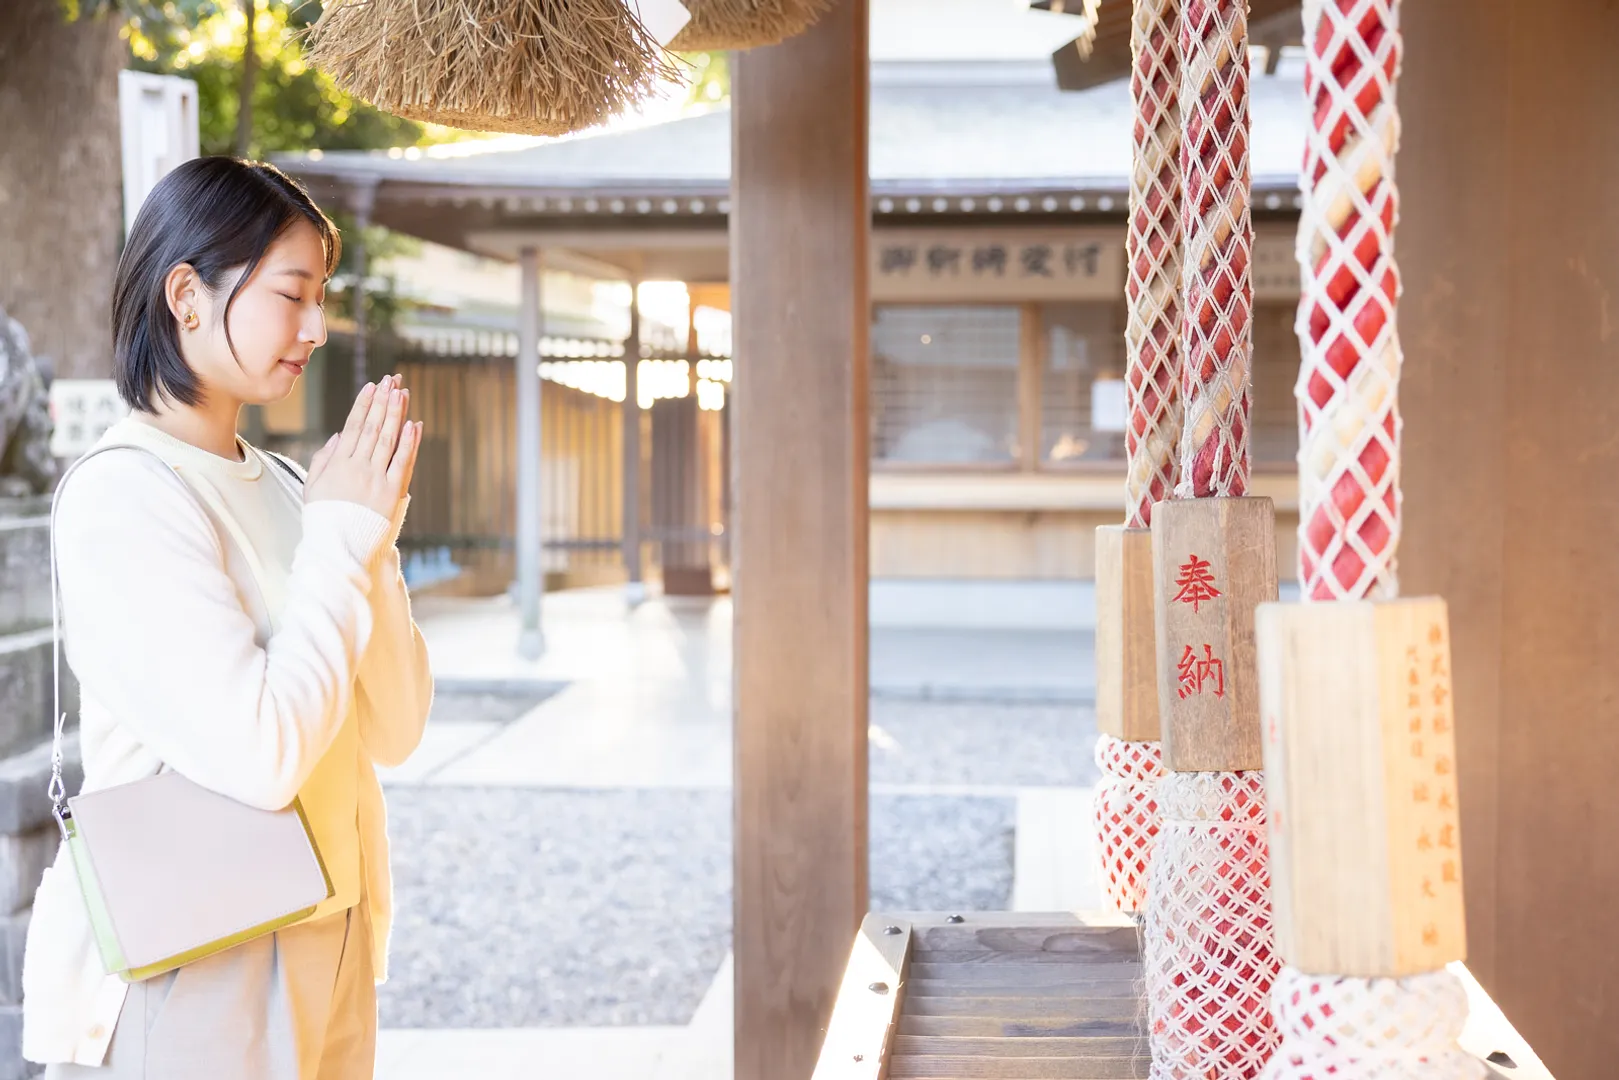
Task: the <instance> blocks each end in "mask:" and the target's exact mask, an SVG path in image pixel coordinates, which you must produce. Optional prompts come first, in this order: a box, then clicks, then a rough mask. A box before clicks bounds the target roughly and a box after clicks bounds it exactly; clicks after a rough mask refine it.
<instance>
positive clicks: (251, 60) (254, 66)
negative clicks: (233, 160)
mask: <svg viewBox="0 0 1619 1080" xmlns="http://www.w3.org/2000/svg"><path fill="white" fill-rule="evenodd" d="M242 14H243V15H246V16H247V40H246V41H245V42H244V43H243V45H242V82H241V86H240V87H239V88H238V89H237V91H236V156H237V157H240V158H245V157H247V156H248V149H249V147H251V146H252V144H253V88H254V86H256V85H257V84H258V81H259V50H258V43H257V39H256V37H255V36H254V32H253V28H254V26H255V24H257V22H258V21H259V0H242Z"/></svg>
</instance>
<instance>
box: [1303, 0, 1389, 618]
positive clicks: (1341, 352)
mask: <svg viewBox="0 0 1619 1080" xmlns="http://www.w3.org/2000/svg"><path fill="white" fill-rule="evenodd" d="M1304 17H1305V34H1304V37H1305V42H1306V43H1307V46H1308V48H1307V50H1306V52H1307V57H1306V61H1305V75H1304V87H1305V93H1306V96H1307V98H1308V99H1309V101H1310V103H1311V106H1312V109H1311V112H1312V122H1311V125H1310V128H1309V131H1308V134H1307V137H1306V140H1305V154H1304V170H1303V174H1302V177H1301V182H1300V187H1301V188H1302V189H1303V195H1304V206H1303V210H1302V212H1301V214H1300V217H1299V233H1298V248H1297V254H1298V260H1299V268H1300V271H1301V277H1302V279H1303V284H1304V291H1303V298H1302V300H1301V301H1300V303H1299V313H1298V323H1297V330H1298V335H1299V343H1300V345H1301V347H1302V351H1303V365H1302V366H1301V368H1300V369H1299V381H1298V385H1297V386H1296V387H1295V388H1294V394H1295V396H1296V397H1297V398H1298V403H1299V428H1300V442H1299V580H1300V583H1301V585H1302V591H1303V593H1304V595H1305V596H1306V597H1308V598H1309V599H1312V600H1337V599H1358V598H1363V597H1364V598H1372V599H1387V598H1392V597H1393V596H1395V595H1396V594H1397V592H1398V584H1397V581H1396V579H1395V550H1396V547H1397V546H1398V543H1399V536H1400V486H1399V477H1400V413H1399V409H1398V404H1397V398H1396V393H1397V390H1398V385H1399V378H1400V363H1401V354H1400V341H1399V337H1398V335H1397V333H1396V330H1395V304H1396V300H1397V297H1398V294H1399V288H1400V279H1399V273H1398V270H1397V268H1396V266H1395V263H1394V222H1395V217H1396V215H1397V212H1398V194H1397V192H1396V190H1395V186H1394V154H1395V150H1396V148H1397V146H1398V143H1399V131H1400V128H1399V114H1398V112H1397V110H1396V107H1395V95H1394V90H1395V80H1396V78H1397V75H1398V71H1399V65H1400V52H1401V38H1400V29H1399V17H1398V2H1397V0H1328V2H1325V3H1323V2H1321V0H1312V2H1310V3H1307V4H1306V5H1305V9H1304Z"/></svg>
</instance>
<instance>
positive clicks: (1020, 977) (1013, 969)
mask: <svg viewBox="0 0 1619 1080" xmlns="http://www.w3.org/2000/svg"><path fill="white" fill-rule="evenodd" d="M911 978H913V979H941V980H945V981H948V982H968V983H980V984H983V985H994V986H1017V985H1020V984H1023V985H1030V986H1050V985H1052V984H1054V983H1066V982H1078V983H1110V984H1124V985H1129V984H1132V983H1134V982H1136V981H1137V980H1139V979H1140V978H1141V965H1140V964H1133V963H1131V964H1087V963H1083V962H1080V963H1075V962H1072V961H1070V962H1069V963H1066V964H1052V963H1046V964H940V963H935V962H933V961H930V960H923V959H922V958H921V955H920V954H919V955H918V957H917V959H916V961H915V966H913V967H912V969H911Z"/></svg>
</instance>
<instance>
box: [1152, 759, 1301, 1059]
mask: <svg viewBox="0 0 1619 1080" xmlns="http://www.w3.org/2000/svg"><path fill="white" fill-rule="evenodd" d="M1158 805H1159V808H1160V810H1161V811H1162V813H1163V821H1162V824H1161V825H1160V828H1159V833H1158V852H1157V855H1156V856H1155V857H1154V859H1153V861H1152V866H1151V868H1150V870H1149V871H1148V874H1149V883H1148V886H1147V923H1146V951H1145V957H1144V959H1145V966H1146V971H1145V977H1146V983H1147V1010H1148V1021H1149V1023H1150V1025H1151V1026H1150V1030H1149V1040H1150V1042H1151V1044H1152V1073H1151V1076H1152V1080H1227V1078H1230V1080H1239V1078H1240V1080H1249V1078H1252V1077H1256V1076H1258V1075H1259V1074H1260V1070H1261V1069H1262V1068H1264V1065H1265V1062H1266V1060H1267V1059H1268V1058H1269V1057H1270V1055H1271V1053H1272V1052H1273V1051H1274V1050H1275V1048H1276V1042H1277V1034H1276V1028H1275V1025H1274V1023H1273V1022H1272V1020H1271V1011H1270V995H1271V983H1272V980H1273V979H1274V977H1275V975H1276V957H1275V942H1274V933H1273V931H1272V928H1271V908H1270V870H1269V861H1270V849H1269V844H1268V841H1267V838H1266V835H1265V779H1264V774H1263V773H1260V772H1257V771H1253V772H1184V773H1183V772H1171V773H1168V774H1166V775H1165V776H1164V778H1163V780H1162V781H1160V782H1159V784H1158Z"/></svg>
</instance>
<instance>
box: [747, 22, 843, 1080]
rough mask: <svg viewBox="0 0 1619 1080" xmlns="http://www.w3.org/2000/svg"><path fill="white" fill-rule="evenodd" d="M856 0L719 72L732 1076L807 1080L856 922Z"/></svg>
mask: <svg viewBox="0 0 1619 1080" xmlns="http://www.w3.org/2000/svg"><path fill="white" fill-rule="evenodd" d="M866 19H867V15H866V3H865V0H844V2H842V3H839V4H837V5H836V6H834V7H833V8H832V10H831V11H829V12H828V13H827V14H826V16H825V17H824V18H823V19H822V20H821V21H820V22H819V23H817V24H816V25H815V26H814V27H813V28H811V29H810V30H809V31H807V32H806V33H804V34H802V35H800V36H798V37H795V38H792V39H789V40H788V41H786V42H783V43H782V44H780V45H775V46H770V47H767V48H761V49H753V50H749V51H747V52H742V53H737V54H736V55H735V58H734V60H733V64H734V67H733V70H732V102H733V105H732V112H731V123H732V146H733V166H732V177H731V183H732V195H731V207H732V218H731V228H732V230H733V242H732V248H731V260H732V262H731V281H732V300H733V311H734V316H735V331H734V339H735V353H736V357H737V361H736V370H735V374H734V382H733V384H732V386H733V410H734V412H733V422H734V424H735V437H734V440H733V444H732V445H733V451H732V469H733V475H734V477H735V479H736V489H735V490H736V511H735V538H734V541H733V544H734V546H733V549H732V550H733V566H734V568H735V587H734V588H735V600H734V609H733V610H734V612H735V616H734V618H735V630H734V641H735V654H734V656H735V660H734V663H735V674H734V694H733V701H734V708H735V711H736V712H735V735H734V738H735V761H736V786H735V815H736V816H735V833H734V835H735V867H736V870H735V889H734V901H733V902H734V913H735V919H734V941H735V950H736V1020H735V1023H736V1043H735V1048H736V1077H737V1080H804V1078H807V1077H809V1076H810V1074H811V1072H812V1071H813V1070H814V1067H815V1061H816V1057H817V1054H818V1052H819V1050H820V1047H821V1041H822V1032H824V1031H825V1029H826V1024H827V1021H828V1019H829V1017H830V1016H831V1014H832V1005H833V1001H834V999H835V997H836V995H837V991H838V986H839V984H840V982H841V981H842V977H843V974H844V965H845V961H846V959H847V958H848V955H849V942H850V941H851V940H852V939H853V936H854V933H855V930H856V929H857V928H858V927H859V925H860V920H861V918H862V917H863V916H864V914H865V912H866V888H867V884H866V874H867V869H866V731H867V721H866V709H867V694H868V679H867V614H866V596H867V588H868V583H867V554H866V548H867V542H868V532H869V526H868V521H867V518H868V512H867V490H866V477H867V472H868V459H869V451H868V446H867V443H868V431H867V428H868V422H869V421H868V411H867V410H868V405H867V395H868V381H869V377H868V370H867V353H868V342H869V337H870V303H869V295H870V283H869V281H868V280H867V275H868V272H869V271H868V257H867V244H868V237H867V233H868V229H869V216H870V215H869V208H868V205H867V167H866V103H867V89H866V87H867V51H866V32H867V31H866Z"/></svg>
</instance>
